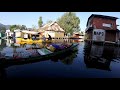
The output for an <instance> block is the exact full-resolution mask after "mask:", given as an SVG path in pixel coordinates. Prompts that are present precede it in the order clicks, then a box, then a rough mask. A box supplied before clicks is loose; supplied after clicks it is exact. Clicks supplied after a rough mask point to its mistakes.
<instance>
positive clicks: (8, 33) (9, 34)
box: [5, 30, 13, 38]
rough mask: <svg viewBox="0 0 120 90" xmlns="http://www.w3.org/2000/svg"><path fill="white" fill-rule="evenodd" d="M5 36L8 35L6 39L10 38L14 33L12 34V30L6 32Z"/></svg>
mask: <svg viewBox="0 0 120 90" xmlns="http://www.w3.org/2000/svg"><path fill="white" fill-rule="evenodd" d="M5 35H6V38H10V37H12V36H13V32H11V31H10V30H6V32H5Z"/></svg>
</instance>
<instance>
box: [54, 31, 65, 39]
mask: <svg viewBox="0 0 120 90" xmlns="http://www.w3.org/2000/svg"><path fill="white" fill-rule="evenodd" d="M55 38H64V32H55Z"/></svg>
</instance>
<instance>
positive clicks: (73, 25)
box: [57, 12, 80, 34]
mask: <svg viewBox="0 0 120 90" xmlns="http://www.w3.org/2000/svg"><path fill="white" fill-rule="evenodd" d="M57 22H58V24H59V25H60V26H61V27H62V28H63V29H64V30H65V33H66V34H67V33H70V34H73V32H76V31H77V32H78V31H80V28H79V24H80V19H79V17H77V16H76V14H75V13H73V12H67V13H64V15H63V16H62V17H61V18H58V20H57Z"/></svg>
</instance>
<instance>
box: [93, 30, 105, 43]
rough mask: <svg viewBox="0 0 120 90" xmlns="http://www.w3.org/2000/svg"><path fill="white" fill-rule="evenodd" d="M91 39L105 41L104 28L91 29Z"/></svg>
mask: <svg viewBox="0 0 120 90" xmlns="http://www.w3.org/2000/svg"><path fill="white" fill-rule="evenodd" d="M93 40H94V41H105V30H102V29H94V30H93Z"/></svg>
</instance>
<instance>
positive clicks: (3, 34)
mask: <svg viewBox="0 0 120 90" xmlns="http://www.w3.org/2000/svg"><path fill="white" fill-rule="evenodd" d="M0 32H1V34H2V35H1V36H2V37H4V36H5V32H6V28H5V27H1V30H0Z"/></svg>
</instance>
